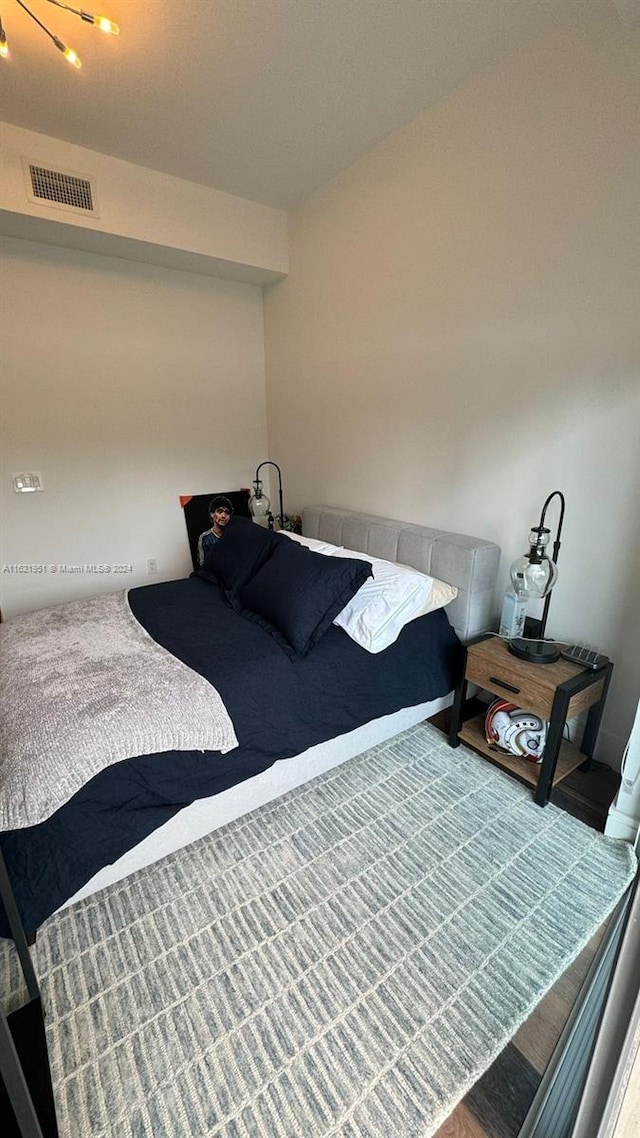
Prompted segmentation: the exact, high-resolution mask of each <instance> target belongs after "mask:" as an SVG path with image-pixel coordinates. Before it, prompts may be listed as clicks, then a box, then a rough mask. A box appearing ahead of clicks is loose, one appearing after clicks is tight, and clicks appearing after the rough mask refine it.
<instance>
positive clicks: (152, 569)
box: [147, 557, 158, 577]
mask: <svg viewBox="0 0 640 1138" xmlns="http://www.w3.org/2000/svg"><path fill="white" fill-rule="evenodd" d="M157 572H158V559H157V558H156V557H147V576H148V577H153V576H154V575H155V574H156V573H157Z"/></svg>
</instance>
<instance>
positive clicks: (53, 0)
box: [0, 0, 120, 67]
mask: <svg viewBox="0 0 640 1138" xmlns="http://www.w3.org/2000/svg"><path fill="white" fill-rule="evenodd" d="M47 3H48V4H54V5H55V7H56V8H62V9H64V11H65V12H73V14H74V16H79V17H80V19H81V20H84V22H85V23H86V24H93V26H94V27H95V28H99V30H100V31H101V32H107V33H108V34H109V35H112V36H117V35H119V34H120V28H119V26H118V24H116V23H115V21H114V20H110V19H109V17H108V16H94V15H93V13H92V12H85V11H84V9H83V8H72V7H71V5H70V4H63V3H62V2H61V0H47ZM16 4H18V5H19V7H20V8H22V9H23V11H25V12H26V13H27V15H28V16H30V17H31V19H32V20H33V21H34V23H36V24H37V25H38V27H39V28H41V29H42V31H43V32H44V33H45V35H47V36H48V37H49V39H50V40H51V41H52V42H53V44H54V45H55V46H56V47H57V49H58V51H61V52H62V54H63V55H64V57H65V59H66V60H67V61H68V62H69V63H70V64H71V65H72V67H82V62H81V60H80V57H79V56H78V54H77V53H76V52H75V51H74V50H73V48H72V47H67V45H66V43H63V41H62V40H61V39H60V37H59V36H56V35H54V33H53V32H50V31H49V29H48V27H47V26H46V25H45V24H43V23H42V20H40V19H38V17H37V16H36V14H35V12H32V11H31V9H30V8H28V7H27V5H26V4H25V3H24V0H16ZM8 55H9V44H8V41H7V33H6V32H5V29H4V27H3V25H2V20H1V19H0V56H2V58H3V59H6V58H7V57H8Z"/></svg>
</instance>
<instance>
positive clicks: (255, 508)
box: [249, 459, 284, 529]
mask: <svg viewBox="0 0 640 1138" xmlns="http://www.w3.org/2000/svg"><path fill="white" fill-rule="evenodd" d="M263 466H275V468H276V470H277V471H278V495H279V502H280V513H279V515H278V521H279V523H280V529H282V527H283V525H284V506H283V504H282V472H281V470H280V467H279V466H278V464H277V462H271V461H270V460H269V459H267V460H265V462H261V463H260V465H259V466H258V468H257V470H256V476H255V478H254V480H253V485H254V491H253V494H252V495H251V497H250V498H249V511H250V513H251V516H252V517H253V518H254V519H259V518H270V519H271V521H273V516H272V514H271V502H270V501H269V498H268V497H267V495H266V494H265V493H264V491H263V489H262V482H261V480H260V471H261V470H262V467H263Z"/></svg>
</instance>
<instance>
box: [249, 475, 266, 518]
mask: <svg viewBox="0 0 640 1138" xmlns="http://www.w3.org/2000/svg"><path fill="white" fill-rule="evenodd" d="M254 485H255V487H256V488H255V490H254V492H253V494H252V495H251V497H250V498H249V511H250V513H251V515H252V517H254V518H266V517H268V515H269V514H270V513H271V502H270V501H269V499H268V498H267V495H266V494H264V493H263V491H262V482H258V483H257V484H255V483H254Z"/></svg>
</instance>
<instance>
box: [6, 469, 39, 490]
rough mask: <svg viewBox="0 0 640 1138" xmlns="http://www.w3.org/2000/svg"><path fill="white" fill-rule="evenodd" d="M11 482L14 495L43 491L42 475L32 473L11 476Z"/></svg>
mask: <svg viewBox="0 0 640 1138" xmlns="http://www.w3.org/2000/svg"><path fill="white" fill-rule="evenodd" d="M11 481H12V482H13V489H14V490H15V492H16V494H33V493H34V491H36V490H44V486H43V483H42V475H41V474H36V473H35V472H34V471H30V472H26V473H24V474H12V475H11Z"/></svg>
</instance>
